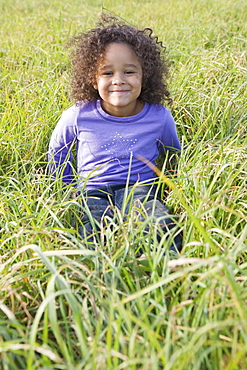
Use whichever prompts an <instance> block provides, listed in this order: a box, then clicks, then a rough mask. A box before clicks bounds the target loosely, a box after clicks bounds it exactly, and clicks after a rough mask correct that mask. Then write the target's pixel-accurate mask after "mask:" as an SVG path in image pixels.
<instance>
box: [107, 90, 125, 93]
mask: <svg viewBox="0 0 247 370" xmlns="http://www.w3.org/2000/svg"><path fill="white" fill-rule="evenodd" d="M128 91H129V90H113V91H110V92H112V93H124V92H128Z"/></svg>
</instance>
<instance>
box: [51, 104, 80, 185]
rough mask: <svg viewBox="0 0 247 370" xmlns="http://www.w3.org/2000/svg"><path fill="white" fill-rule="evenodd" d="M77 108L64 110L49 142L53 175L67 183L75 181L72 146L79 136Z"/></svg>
mask: <svg viewBox="0 0 247 370" xmlns="http://www.w3.org/2000/svg"><path fill="white" fill-rule="evenodd" d="M76 121H77V108H76V107H75V106H73V107H71V108H69V109H68V110H66V111H65V112H63V114H62V116H61V118H60V120H59V121H58V123H57V125H56V127H55V129H54V131H53V133H52V136H51V139H50V144H49V151H48V163H49V172H50V173H51V175H52V177H54V178H55V177H56V178H61V179H62V181H63V182H65V183H71V182H73V165H72V159H73V154H72V147H73V144H74V143H75V142H76V138H77V125H76Z"/></svg>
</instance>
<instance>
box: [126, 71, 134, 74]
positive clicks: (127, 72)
mask: <svg viewBox="0 0 247 370" xmlns="http://www.w3.org/2000/svg"><path fill="white" fill-rule="evenodd" d="M124 73H125V74H126V75H132V74H134V73H135V72H134V71H125V72H124Z"/></svg>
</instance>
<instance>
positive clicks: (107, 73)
mask: <svg viewBox="0 0 247 370" xmlns="http://www.w3.org/2000/svg"><path fill="white" fill-rule="evenodd" d="M102 75H103V76H111V75H112V72H103V73H102Z"/></svg>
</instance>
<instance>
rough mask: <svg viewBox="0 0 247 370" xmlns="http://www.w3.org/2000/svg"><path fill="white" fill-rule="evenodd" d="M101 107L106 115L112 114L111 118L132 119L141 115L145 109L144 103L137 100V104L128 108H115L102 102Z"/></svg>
mask: <svg viewBox="0 0 247 370" xmlns="http://www.w3.org/2000/svg"><path fill="white" fill-rule="evenodd" d="M101 107H102V109H103V110H104V111H105V112H106V113H108V114H110V115H111V116H115V117H130V116H135V115H136V114H138V113H140V112H141V111H142V109H143V107H144V103H143V102H142V101H139V100H137V101H136V102H135V104H132V105H130V106H128V107H115V106H112V105H109V104H107V103H105V102H104V101H103V100H101Z"/></svg>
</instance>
